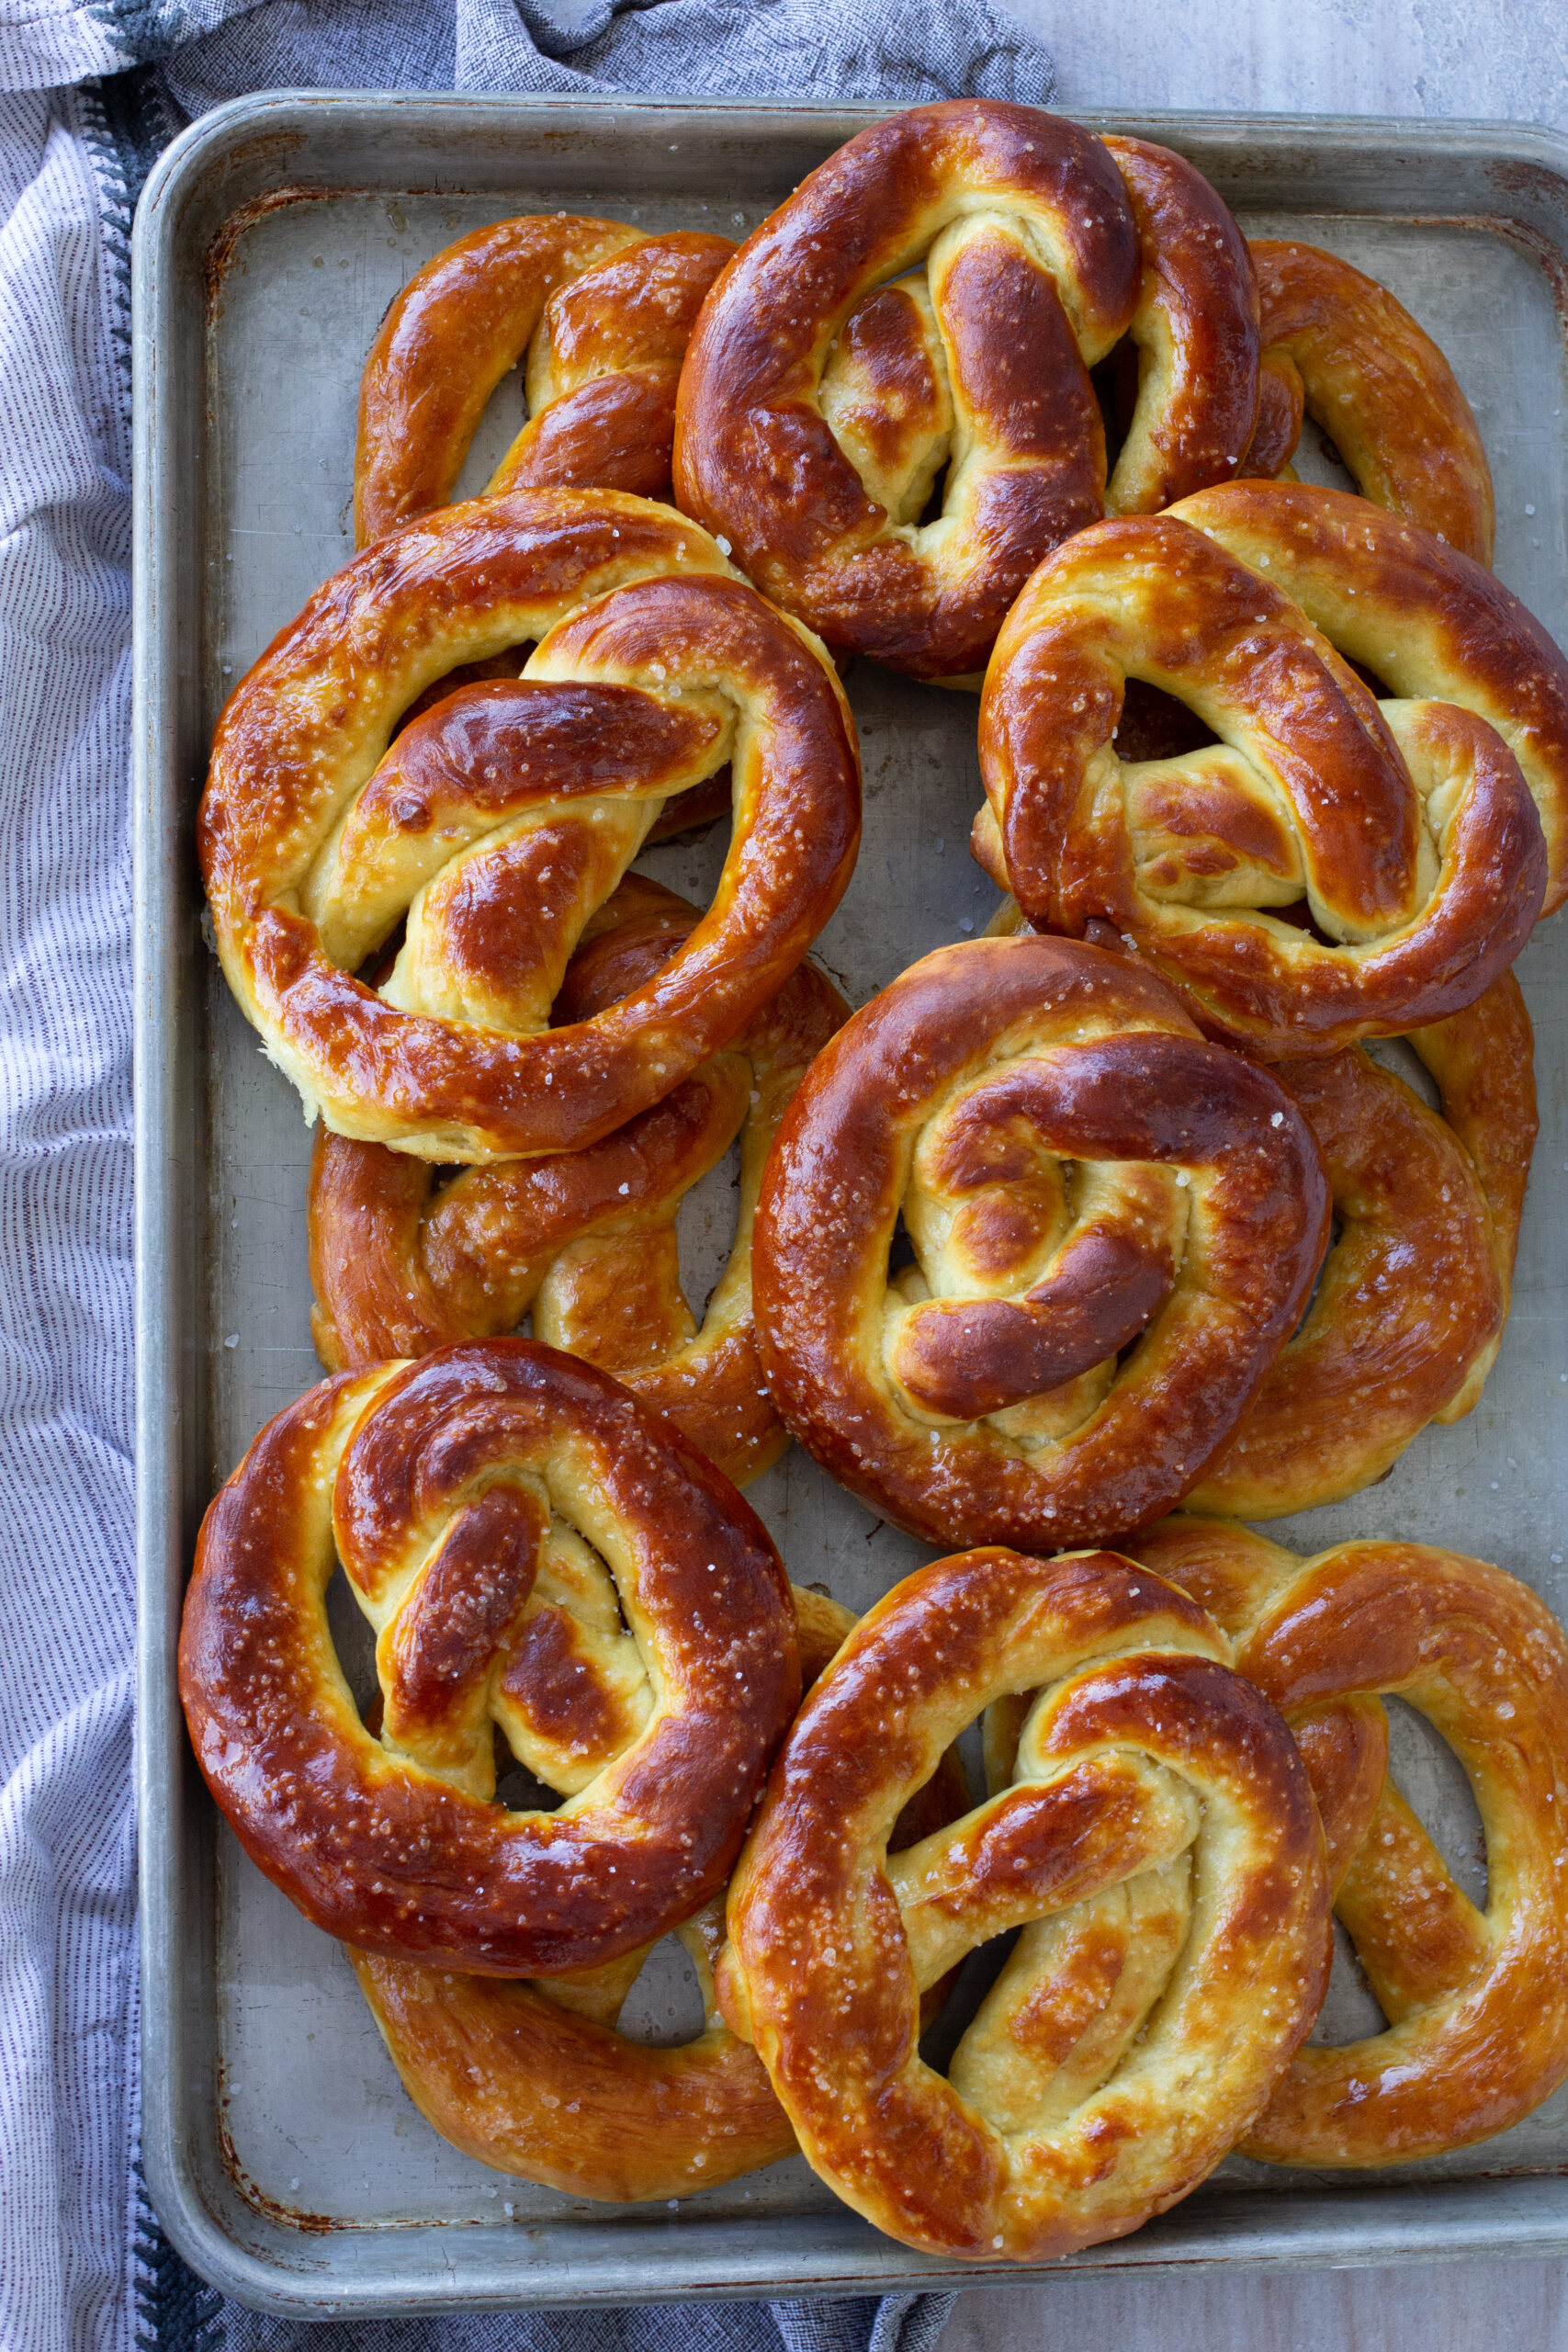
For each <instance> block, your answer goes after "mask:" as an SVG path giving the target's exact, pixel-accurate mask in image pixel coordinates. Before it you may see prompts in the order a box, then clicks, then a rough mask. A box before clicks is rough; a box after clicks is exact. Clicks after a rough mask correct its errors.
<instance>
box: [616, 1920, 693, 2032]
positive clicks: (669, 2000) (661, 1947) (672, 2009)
mask: <svg viewBox="0 0 1568 2352" xmlns="http://www.w3.org/2000/svg"><path fill="white" fill-rule="evenodd" d="M705 2023H706V2017H705V2010H704V2006H703V1989H702V1985H701V1984H700V1983H699V1982H698V1978H697V1972H696V1969H695V1967H694V1965H693V1962H692V1956H691V1954H690V1952H688V1951H687V1950H686V1948H685V1946H684V1944H682V1941H681V1939H680V1938H679V1937H678V1936H661V1937H660V1940H659V1941H658V1943H656V1944H655V1945H654V1947H653V1950H652V1951H650V1952H649V1955H648V1958H647V1959H646V1960H645V1961H644V1962H643V1964H642V1966H641V1968H640V1969H639V1970H638V1972H637V1981H636V1983H635V1984H634V1985H633V1986H632V1989H631V1991H630V1992H629V1993H628V1994H627V1996H626V2006H625V2007H624V2008H623V2009H622V2011H621V2014H620V2016H619V2018H617V2019H616V2023H615V2030H616V2032H617V2033H621V2034H624V2035H625V2036H626V2040H627V2041H640V2042H643V2043H645V2044H647V2046H648V2047H649V2049H653V2050H671V2049H674V2048H676V2047H677V2046H678V2045H679V2044H680V2043H682V2042H685V2041H695V2040H696V2038H697V2036H698V2035H699V2034H700V2033H701V2032H702V2030H703V2028H704V2026H705Z"/></svg>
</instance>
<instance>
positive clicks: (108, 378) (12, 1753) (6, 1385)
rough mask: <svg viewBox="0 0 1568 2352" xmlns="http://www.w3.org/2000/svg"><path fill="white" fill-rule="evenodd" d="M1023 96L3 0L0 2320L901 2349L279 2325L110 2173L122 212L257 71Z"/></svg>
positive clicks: (869, 48) (125, 1713)
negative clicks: (229, 2295) (188, 2258)
mask: <svg viewBox="0 0 1568 2352" xmlns="http://www.w3.org/2000/svg"><path fill="white" fill-rule="evenodd" d="M280 85H288V86H293V87H300V86H307V85H317V86H322V85H329V86H333V87H339V88H345V87H352V88H363V87H367V86H370V85H379V86H386V87H396V88H404V89H408V88H437V89H439V88H453V87H456V88H457V89H472V90H526V91H539V92H546V93H548V92H552V91H556V92H560V93H562V94H563V95H570V96H584V95H592V94H593V93H595V92H601V91H604V92H608V91H614V90H641V91H650V92H655V93H669V94H678V95H681V96H696V95H712V96H728V95H735V96H741V95H745V96H770V95H773V94H775V93H787V94H788V95H789V96H792V97H795V98H822V99H829V98H838V97H853V96H862V97H886V98H890V99H903V100H914V99H919V98H926V97H932V96H951V95H953V94H954V93H957V92H961V91H976V92H981V93H984V94H986V95H988V96H999V97H1017V98H1024V99H1031V100H1035V101H1048V100H1049V99H1050V97H1051V96H1052V94H1053V89H1054V77H1053V74H1052V70H1051V66H1050V62H1049V61H1048V59H1047V58H1046V57H1045V55H1044V54H1043V51H1041V49H1040V48H1039V47H1038V45H1037V44H1036V43H1035V42H1034V41H1033V40H1032V38H1031V37H1030V36H1029V35H1027V34H1026V33H1025V32H1023V31H1022V29H1021V28H1020V27H1019V26H1017V25H1016V24H1014V23H1012V22H1011V21H1010V19H1009V18H1008V17H1006V16H1005V15H1004V14H1003V13H1002V12H1001V11H1000V10H999V9H996V8H993V7H992V6H989V5H988V0H920V5H919V6H908V5H907V0H829V5H826V6H825V5H823V0H750V5H747V0H651V5H649V0H369V5H364V4H363V0H320V5H316V4H315V0H263V5H261V6H252V5H249V0H0V910H3V911H0V1484H3V1489H4V1495H5V1507H4V1527H3V1531H0V1560H3V1562H4V1567H3V1570H0V1576H3V1581H0V2347H4V2352H88V2347H94V2352H97V2348H98V2347H102V2352H129V2347H130V2344H131V2342H132V2340H133V2335H135V2334H137V2333H138V2332H139V2333H140V2335H141V2340H142V2341H143V2342H147V2343H154V2344H158V2345H160V2346H167V2347H169V2352H187V2347H188V2352H285V2347H290V2352H292V2347H297V2346H298V2347H300V2348H301V2352H303V2347H305V2346H307V2345H308V2346H309V2347H310V2352H351V2347H352V2348H353V2352H501V2347H502V2346H503V2345H504V2346H506V2347H507V2352H621V2348H623V2347H624V2352H863V2347H867V2346H871V2347H874V2352H930V2347H931V2346H933V2345H934V2343H935V2340H936V2337H937V2335H939V2334H940V2332H941V2329H942V2324H943V2321H944V2318H945V2316H946V2310H947V2306H948V2302H949V2300H950V2299H948V2298H945V2297H942V2296H914V2297H903V2298H897V2299H889V2300H888V2301H885V2302H884V2303H883V2304H882V2305H881V2306H880V2307H879V2306H878V2305H877V2304H876V2303H874V2302H870V2301H866V2302H859V2303H856V2302H845V2303H822V2302H819V2303H809V2304H807V2303H775V2304H773V2305H771V2306H767V2305H746V2306H741V2305H714V2306H708V2307H704V2308H699V2309H693V2308H691V2307H689V2306H688V2307H683V2308H681V2309H677V2310H673V2311H671V2310H666V2309H660V2308H654V2309H647V2310H639V2311H629V2312H615V2313H606V2312H593V2313H592V2314H589V2315H581V2314H576V2315H574V2314H572V2313H562V2314H546V2315H544V2316H542V2317H536V2318H533V2319H528V2318H523V2317H519V2316H516V2315H513V2316H510V2317H508V2316H504V2315H499V2316H498V2315H491V2316H489V2317H478V2318H475V2319H473V2320H447V2321H439V2320H437V2321H404V2322H391V2323H387V2324H378V2325H375V2326H364V2327H350V2326H340V2325H336V2324H309V2323H306V2324H294V2323H289V2322H282V2321H276V2320H267V2319H264V2318H261V2317H258V2316H257V2315H256V2314H255V2313H254V2312H244V2311H242V2310H240V2309H239V2307H238V2306H237V2305H233V2304H228V2303H224V2302H223V2301H221V2299H220V2298H219V2297H218V2296H217V2295H215V2294H214V2293H212V2291H211V2290H209V2289H207V2288H205V2287H204V2286H203V2285H202V2284H201V2282H200V2281H199V2280H197V2279H196V2278H193V2277H192V2275H191V2273H190V2272H189V2271H188V2270H186V2267H185V2266H184V2265H183V2264H182V2263H181V2262H180V2260H179V2258H178V2256H176V2255H175V2253H174V2252H173V2250H172V2249H171V2248H170V2247H169V2245H167V2243H166V2241H164V2238H163V2235H162V2233H161V2232H160V2231H159V2229H158V2227H157V2224H156V2222H155V2220H154V2219H153V2217H152V2214H151V2213H150V2212H149V2211H148V2210H147V2209H146V2207H145V2204H144V2203H143V2202H142V2201H141V2199H139V2197H138V2194H137V2189H136V2182H135V2176H134V2170H133V2154H134V2148H135V2139H136V2106H137V2081H136V2005H137V1981H136V1956H135V1881H134V1853H135V1826H134V1821H133V1816H132V1807H131V1784H130V1733H131V1655H132V1647H133V1642H134V1626H133V1604H132V1577H131V1499H132V1497H131V1348H132V1331H131V1284H130V1195H131V1163H130V1025H131V970H130V829H129V797H130V796H129V766H130V619H129V614H130V488H129V479H130V413H129V403H130V386H129V367H128V362H129V321H128V309H127V296H128V291H129V281H130V244H129V238H130V216H131V211H132V209H133V206H134V203H135V198H136V193H137V190H138V188H139V187H140V185H141V179H142V177H144V175H145V173H146V171H147V169H148V167H149V165H150V164H151V162H152V158H153V156H154V155H155V154H156V153H157V151H158V149H159V148H160V147H161V146H162V145H164V143H165V142H166V141H168V140H169V139H170V138H171V137H173V136H174V134H175V131H176V130H179V129H180V128H181V126H182V125H183V124H184V123H185V122H186V120H188V119H190V118H191V117H193V116H194V115H197V114H199V113H201V112H202V111H203V110H204V109H206V108H208V107H212V106H215V105H217V104H219V103H220V101H221V100H223V99H225V98H228V97H231V96H236V95H238V94H239V93H240V92H242V91H247V90H254V89H263V88H268V87H277V86H280Z"/></svg>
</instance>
